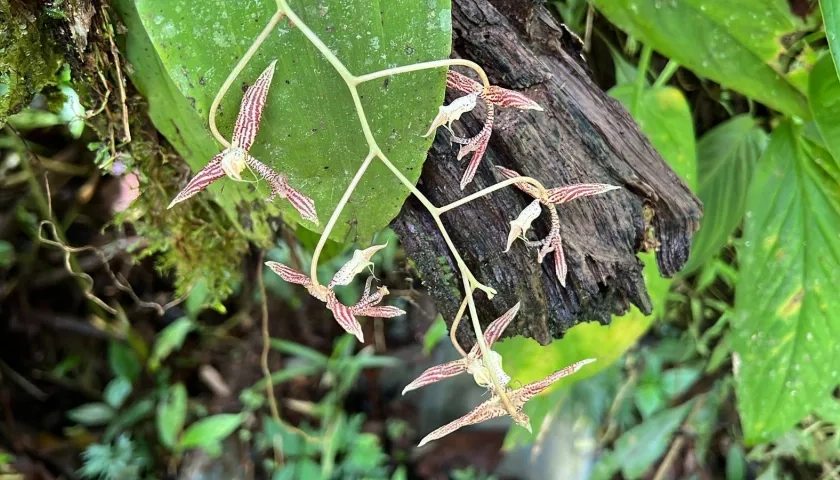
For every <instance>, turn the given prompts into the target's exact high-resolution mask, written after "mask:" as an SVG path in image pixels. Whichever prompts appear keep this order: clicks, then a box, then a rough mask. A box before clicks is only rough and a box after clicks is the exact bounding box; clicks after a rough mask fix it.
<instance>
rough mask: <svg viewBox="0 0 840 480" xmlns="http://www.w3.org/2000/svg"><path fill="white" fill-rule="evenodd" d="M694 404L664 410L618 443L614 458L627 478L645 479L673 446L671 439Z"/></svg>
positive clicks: (623, 436)
mask: <svg viewBox="0 0 840 480" xmlns="http://www.w3.org/2000/svg"><path fill="white" fill-rule="evenodd" d="M693 404H694V401H691V402H689V403H686V404H684V405H681V406H679V407H676V408H670V409H668V410H663V411H661V412H659V413H657V414H656V415H653V416H652V417H650V418H649V419H647V420H645V421H644V422H643V423H641V424H639V425H636V426H635V427H633V428H631V429H630V430H628V431H626V432H624V434H622V435H621V437H619V439H618V440H616V441H615V448H614V451H613V459H614V460H615V461H616V462H617V464H618V465H620V467H621V471H622V473H624V476H625V477H626V478H641V476H642V475H643V474H644V473H645V471H647V469H648V468H650V466H651V465H653V463H654V462H655V461H656V460H658V459H659V458H660V457H661V456H662V455H663V454H664V453H665V450H666V449H667V448H668V445H670V444H671V437H672V435H673V434H674V432H676V431H677V429H678V428H679V427H680V424H682V421H683V419H684V418H685V416H686V415H688V411H689V410H690V409H691V406H692V405H693Z"/></svg>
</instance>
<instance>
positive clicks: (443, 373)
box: [402, 303, 519, 395]
mask: <svg viewBox="0 0 840 480" xmlns="http://www.w3.org/2000/svg"><path fill="white" fill-rule="evenodd" d="M518 312H519V303H517V304H516V305H514V306H513V308H511V309H510V310H508V311H507V312H505V313H504V314H503V315H502V316H501V317H499V318H497V319H496V320H493V322H492V323H491V324H490V325H489V326H488V327H487V330H485V331H484V342H485V343H487V347H488V348H490V347H492V346H493V344H494V343H496V340H498V339H499V337H501V336H502V332H503V331H504V330H505V328H507V326H508V325H509V324H510V322H511V320H513V317H515V316H516V314H517V313H518ZM489 353H490V357H491V358H490V359H489V360H488V361H486V362H485V361H483V360H482V358H481V350H480V349H479V346H478V343H476V344H475V345H473V347H472V349H470V352H469V353H468V354H467V356H466V357H464V358H461V359H458V360H454V361H451V362H447V363H443V364H441V365H435V366H434V367H431V368H429V369H427V370H426V371H425V372H423V373H422V374H421V375H420V376H419V377H417V379H415V380H414V381H413V382H411V383H409V384H408V385H407V386H406V387H405V388H404V389H403V392H402V393H403V395H405V394H406V393H407V392H410V391H412V390H416V389H418V388H420V387H423V386H426V385H429V384H431V383H435V382H437V381H440V380H443V379H445V378H449V377H454V376H455V375H458V374H460V373H462V372H469V373H470V374H471V375H472V376H473V378H474V379H475V382H476V383H477V384H478V385H479V386H482V387H489V386H491V384H492V382H491V380H490V376H489V372H488V369H489V368H492V369H493V370H495V373H496V378H497V379H498V380H499V383H500V384H501V386H502V387H503V388H504V387H506V386H507V384H508V382H510V377H509V376H508V375H507V374H506V373H505V372H504V370H502V356H501V355H499V354H498V353H497V352H494V351H493V350H490V352H489ZM487 364H489V365H487Z"/></svg>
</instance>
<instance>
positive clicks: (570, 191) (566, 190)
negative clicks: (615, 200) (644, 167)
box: [545, 183, 621, 205]
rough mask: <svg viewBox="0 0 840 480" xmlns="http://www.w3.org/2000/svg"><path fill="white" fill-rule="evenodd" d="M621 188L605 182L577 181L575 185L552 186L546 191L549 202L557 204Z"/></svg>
mask: <svg viewBox="0 0 840 480" xmlns="http://www.w3.org/2000/svg"><path fill="white" fill-rule="evenodd" d="M619 188H621V187H617V186H615V185H607V184H605V183H576V184H574V185H566V186H564V187H556V188H550V189H548V190H546V192H545V193H546V196H547V197H548V203H553V204H555V205H557V204H561V203H566V202H568V201H571V200H574V199H576V198H581V197H589V196H591V195H599V194H601V193H605V192H609V191H610V190H616V189H619Z"/></svg>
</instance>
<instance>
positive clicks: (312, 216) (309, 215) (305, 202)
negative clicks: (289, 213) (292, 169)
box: [286, 184, 319, 225]
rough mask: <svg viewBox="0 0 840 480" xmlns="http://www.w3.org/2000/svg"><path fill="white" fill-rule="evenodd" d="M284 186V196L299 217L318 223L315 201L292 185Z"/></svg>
mask: <svg viewBox="0 0 840 480" xmlns="http://www.w3.org/2000/svg"><path fill="white" fill-rule="evenodd" d="M287 185H288V184H287ZM286 188H287V196H286V198H287V199H288V200H289V203H291V204H292V206H293V207H295V210H297V211H298V213H300V216H301V218H303V219H304V220H309V221H310V222H312V223H314V224H315V225H318V224H319V222H318V212H316V211H315V202H314V201H313V200H312V199H311V198H309V197H307V196H306V195H304V194H302V193H300V192H299V191H297V190H295V189H294V188H292V187H289V186H287V187H286Z"/></svg>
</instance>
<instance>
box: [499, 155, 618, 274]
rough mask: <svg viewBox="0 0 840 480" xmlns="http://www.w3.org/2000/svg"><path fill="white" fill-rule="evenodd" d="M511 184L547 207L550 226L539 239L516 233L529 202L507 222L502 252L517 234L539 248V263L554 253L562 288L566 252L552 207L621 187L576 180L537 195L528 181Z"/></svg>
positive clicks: (510, 175) (507, 171)
mask: <svg viewBox="0 0 840 480" xmlns="http://www.w3.org/2000/svg"><path fill="white" fill-rule="evenodd" d="M496 168H497V169H498V171H499V172H500V173H501V174H502V176H504V177H505V178H508V179H513V178H517V177H520V176H521V175H519V173H517V172H515V171H513V170H511V169H509V168H504V167H496ZM514 185H515V186H516V188H518V189H520V190H522V191H523V192H525V193H527V194H528V195H530V196H531V197H533V198H535V199H536V200H535V202H539V203H541V204H543V205H545V206H547V207H549V210H548V212H549V214H550V215H551V229H550V230H549V233H548V236H546V237H545V238H543V239H542V240H538V241H530V240H528V239H527V238H525V237H524V235H525V232H524V230H523V232H522V235H517V234H515V233H516V232H515V231H516V230H517V228H521V227H522V226H523V225H525V221H526V220H522V221H520V218H522V217H523V215H524V214H525V210H528V208H531V206H532V205H533V202H532V203H531V205H528V208H526V209H525V210H523V211H522V213H521V214H520V215H519V217H520V218H517V219H516V220H514V221H513V222H510V224H511V231H510V234H509V235H508V243H507V248H506V249H505V252H507V251H508V250H510V246H511V244H512V243H513V241H514V240H516V238H518V237H523V238H524V239H525V243H526V244H527V245H528V246H530V247H540V251H539V254H538V255H537V261H538V262H539V263H542V261H543V258H545V256H546V255H548V254H549V253H551V252H554V274H555V275H556V276H557V280H559V281H560V285H562V286H563V287H565V286H566V275H567V274H568V267H567V265H566V254H565V253H564V252H563V238H562V237H561V236H560V216H559V215H557V210H556V209H555V207H554V206H555V205H560V204H562V203H566V202H569V201H571V200H574V199H576V198H582V197H589V196H592V195H600V194H602V193H606V192H609V191H611V190H616V189H618V188H621V187H617V186H615V185H608V184H605V183H575V184H572V185H566V186H563V187H556V188H550V189H548V190H546V191H545V193H543V194H540V191H539V189H538V188H537V187H535V186H533V185H531V184H530V183H525V182H516V183H514ZM535 218H536V217H535ZM532 220H533V219H532ZM527 225H529V226H530V222H528V223H527Z"/></svg>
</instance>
